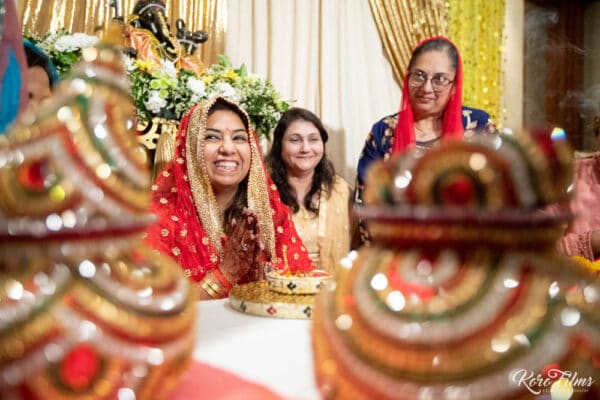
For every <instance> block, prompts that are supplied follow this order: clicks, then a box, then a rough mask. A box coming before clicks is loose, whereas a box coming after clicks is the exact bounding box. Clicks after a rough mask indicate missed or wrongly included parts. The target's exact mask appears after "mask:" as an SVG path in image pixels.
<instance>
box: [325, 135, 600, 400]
mask: <svg viewBox="0 0 600 400" xmlns="http://www.w3.org/2000/svg"><path fill="white" fill-rule="evenodd" d="M568 154H569V150H568V148H567V146H566V145H565V143H564V142H563V141H560V140H551V139H550V137H549V136H540V135H533V136H530V135H529V134H527V133H523V134H519V135H515V136H503V135H499V136H489V137H488V136H485V137H475V138H472V139H470V140H469V141H465V142H448V143H442V144H441V145H440V146H438V147H436V148H434V149H431V150H429V151H426V152H424V151H421V150H413V151H411V152H408V153H405V154H403V155H402V156H400V157H397V158H393V159H392V160H391V161H390V162H388V163H378V164H376V165H374V166H373V168H372V169H371V170H370V171H369V174H368V176H367V188H366V193H365V200H366V206H365V208H364V209H362V210H361V211H360V215H361V216H362V218H364V220H365V221H366V222H367V224H368V228H369V230H370V232H371V234H372V236H373V245H372V246H371V247H364V248H361V249H360V250H359V251H358V252H351V253H350V254H349V255H348V256H347V257H346V258H345V259H344V260H342V262H341V265H340V266H339V268H338V271H339V273H338V276H337V279H336V283H335V284H332V285H329V287H328V288H327V289H326V290H323V291H322V292H321V294H320V295H319V298H318V300H317V306H316V311H315V317H314V329H313V346H314V361H315V371H316V377H317V381H318V385H319V388H320V390H321V392H322V393H323V396H324V397H325V398H340V399H361V398H364V399H367V398H368V399H413V400H414V399H418V400H430V399H448V400H450V399H461V400H468V399H515V398H519V399H520V398H524V399H534V398H535V399H542V398H546V399H552V400H558V399H568V398H576V397H582V398H599V397H598V396H599V394H600V392H599V391H598V388H597V385H596V382H597V380H598V378H599V371H600V370H598V363H597V361H598V358H597V356H598V349H599V348H600V347H599V346H600V325H599V322H600V313H599V311H598V302H599V299H600V291H599V290H600V288H599V286H598V285H597V283H596V281H594V279H595V278H594V277H593V276H591V275H588V274H587V273H586V271H583V270H580V269H578V267H577V266H575V265H573V264H571V263H570V262H569V261H568V260H567V259H566V258H562V257H561V256H559V255H558V254H557V253H555V250H554V243H555V241H556V239H557V238H558V237H559V236H560V235H561V233H562V229H563V226H564V224H565V223H566V222H567V221H568V220H569V218H571V216H569V215H567V214H565V213H562V212H560V211H559V212H554V213H550V212H546V211H545V208H546V206H548V205H550V204H560V203H563V202H565V201H566V200H567V195H566V192H567V191H566V188H567V186H568V183H569V177H570V162H569V157H568V156H567V155H568ZM539 396H542V397H539ZM544 396H546V397H544Z"/></svg>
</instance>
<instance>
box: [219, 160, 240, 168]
mask: <svg viewBox="0 0 600 400" xmlns="http://www.w3.org/2000/svg"><path fill="white" fill-rule="evenodd" d="M216 166H217V168H220V169H234V168H235V167H237V163H236V162H233V161H220V162H218V163H216Z"/></svg>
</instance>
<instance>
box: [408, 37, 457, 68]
mask: <svg viewBox="0 0 600 400" xmlns="http://www.w3.org/2000/svg"><path fill="white" fill-rule="evenodd" d="M433 50H435V51H445V52H446V54H448V57H450V60H451V61H452V68H454V71H456V69H457V68H458V51H457V50H456V47H454V44H453V43H452V42H450V41H448V40H447V39H444V38H437V39H433V40H430V41H427V42H423V44H421V45H420V46H419V47H417V48H416V49H415V50H414V51H413V53H412V55H411V57H410V62H409V63H408V70H409V71H410V69H411V68H412V66H413V64H414V63H415V61H416V60H417V58H419V56H420V55H421V54H424V53H427V52H430V51H433Z"/></svg>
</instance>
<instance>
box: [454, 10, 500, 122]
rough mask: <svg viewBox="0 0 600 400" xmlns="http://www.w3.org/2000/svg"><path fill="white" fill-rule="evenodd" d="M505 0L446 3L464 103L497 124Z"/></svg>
mask: <svg viewBox="0 0 600 400" xmlns="http://www.w3.org/2000/svg"><path fill="white" fill-rule="evenodd" d="M504 12H505V3H504V0H469V1H465V0H449V1H448V17H449V23H448V30H449V37H450V38H452V40H453V41H454V43H455V44H456V45H457V46H458V48H459V49H460V53H461V56H462V59H463V67H464V68H463V69H464V72H463V77H464V79H463V101H464V103H465V104H467V105H472V106H473V107H477V108H481V109H483V110H485V111H487V112H489V113H490V115H491V116H492V118H493V119H494V121H496V122H500V121H501V120H502V119H503V118H501V117H503V116H504V113H505V111H504V110H501V102H500V99H501V97H502V81H503V74H502V54H503V51H504V47H503V43H504V40H503V33H504Z"/></svg>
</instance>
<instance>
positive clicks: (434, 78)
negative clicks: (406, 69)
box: [408, 71, 454, 92]
mask: <svg viewBox="0 0 600 400" xmlns="http://www.w3.org/2000/svg"><path fill="white" fill-rule="evenodd" d="M428 80H431V87H432V89H433V90H434V91H435V92H441V91H442V90H444V89H446V87H448V85H450V84H451V83H452V82H454V81H451V80H450V79H449V78H448V77H447V76H446V75H444V74H433V75H431V77H429V75H427V74H426V73H425V72H423V71H414V72H410V73H409V74H408V84H409V85H410V86H411V87H414V88H418V87H421V86H423V85H425V83H426V82H427V81H428Z"/></svg>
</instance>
